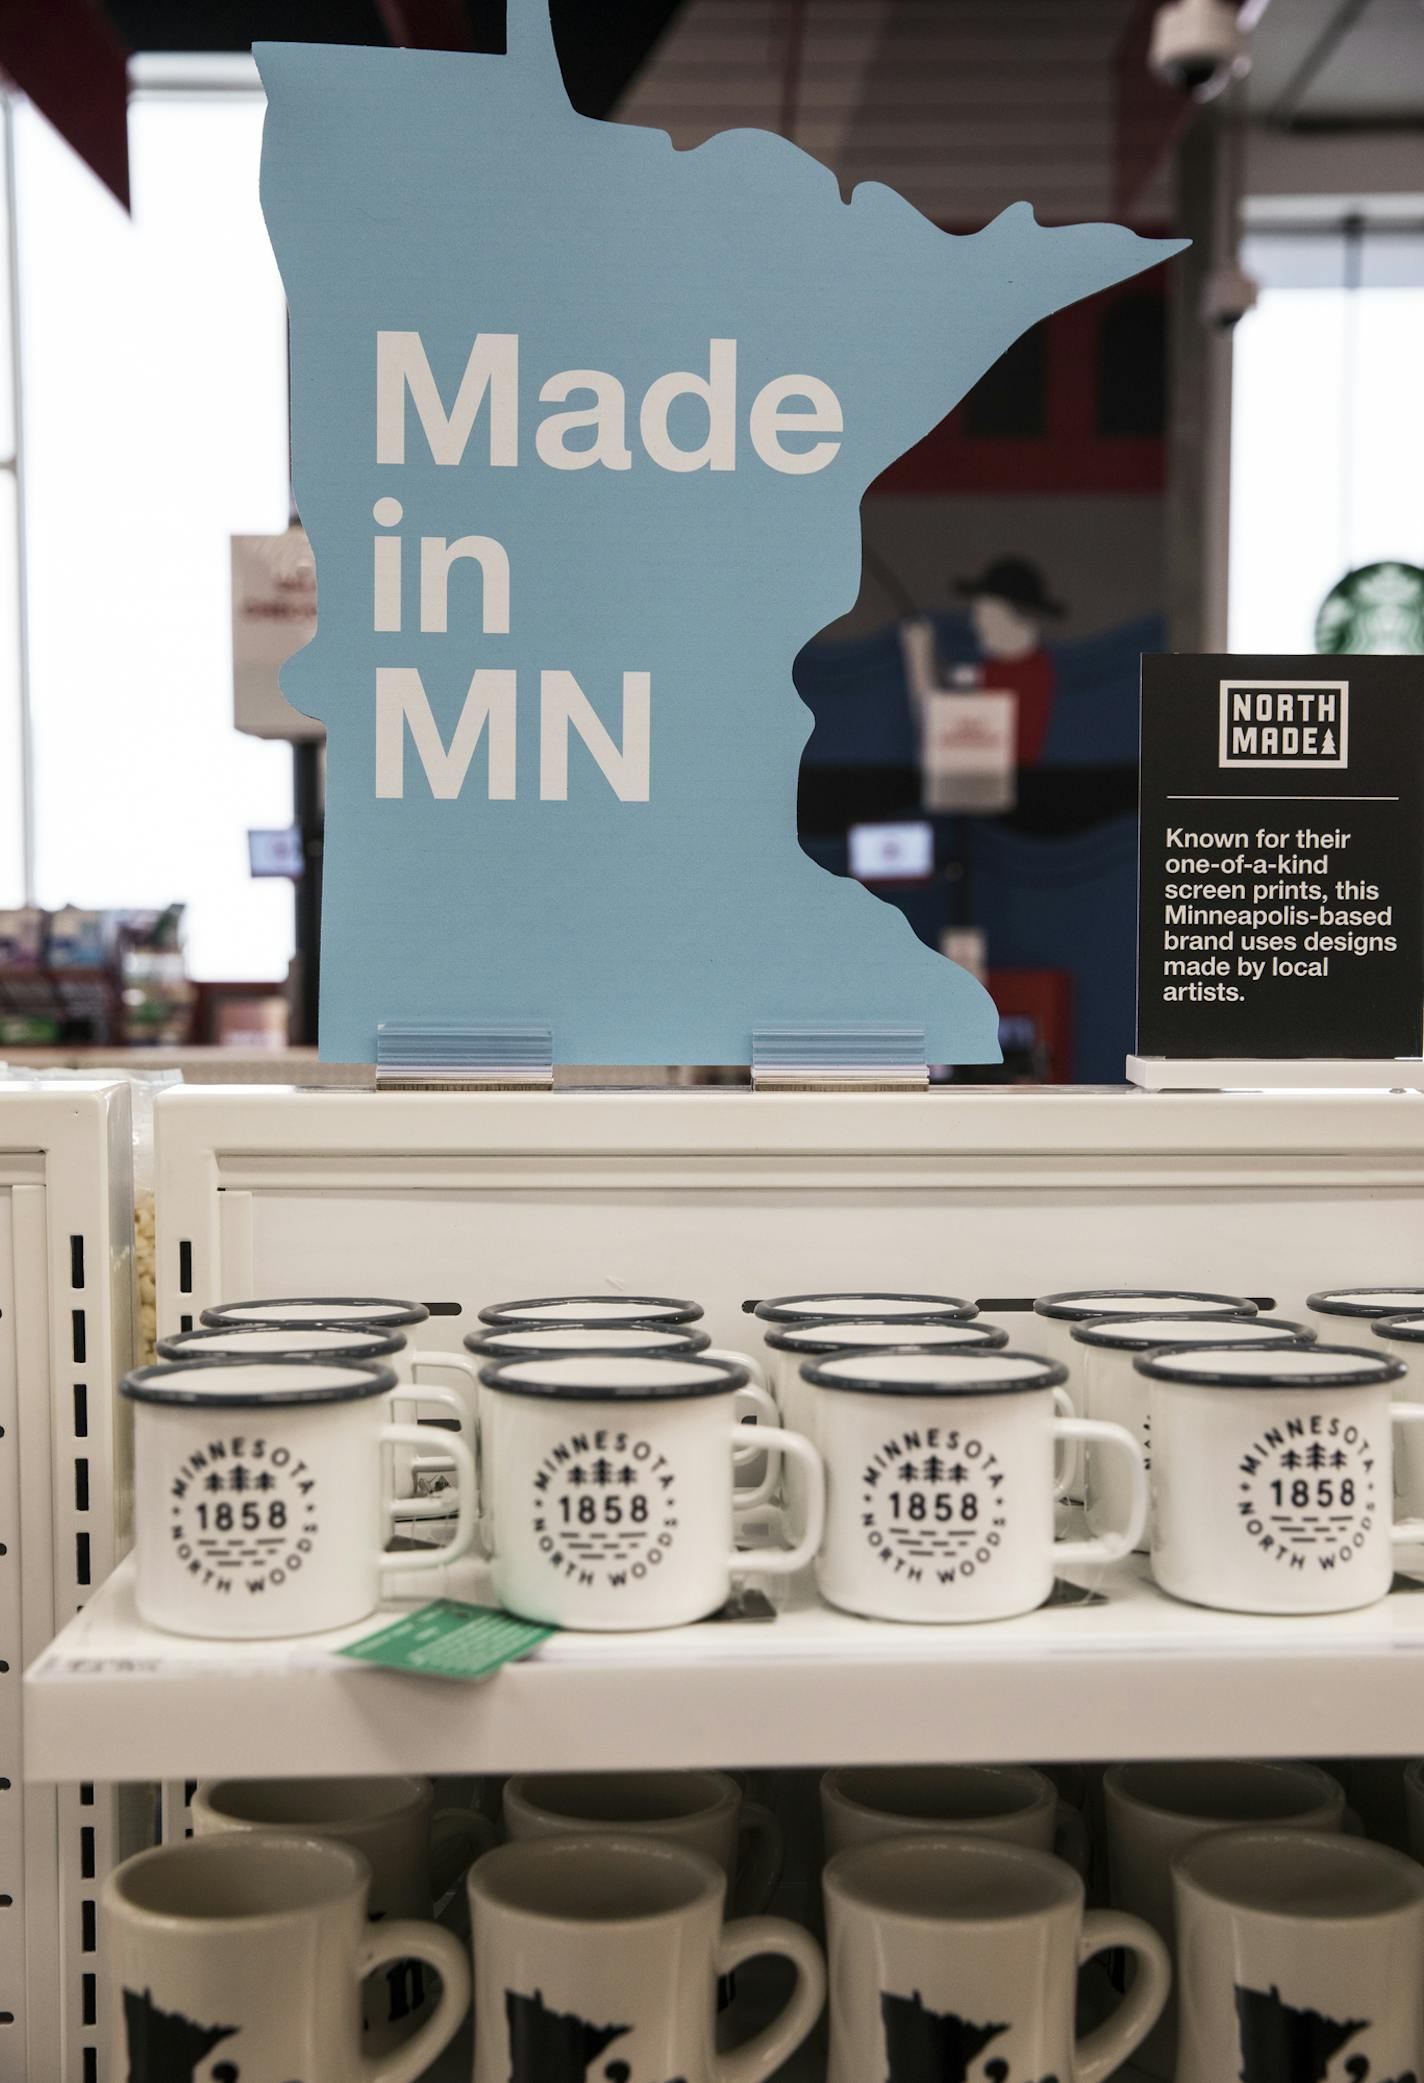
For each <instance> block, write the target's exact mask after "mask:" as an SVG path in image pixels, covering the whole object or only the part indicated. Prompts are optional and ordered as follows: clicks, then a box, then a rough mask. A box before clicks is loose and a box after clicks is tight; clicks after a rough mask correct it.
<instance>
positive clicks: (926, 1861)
mask: <svg viewBox="0 0 1424 2083" xmlns="http://www.w3.org/2000/svg"><path fill="white" fill-rule="evenodd" d="M825 1891H826V1927H827V1932H828V1958H829V1962H830V1991H831V2059H830V2068H829V2071H828V2076H827V2083H881V2079H882V2078H889V2079H890V2083H900V2079H902V2078H903V2079H905V2083H920V2079H924V2083H940V2079H941V2078H944V2077H955V2078H959V2077H965V2078H967V2077H969V2076H970V2075H971V2074H972V2075H973V2076H974V2078H975V2079H976V2083H977V2079H978V2078H979V2077H981V2076H982V2077H995V2078H999V2079H1002V2083H1009V2079H1010V2078H1012V2079H1014V2083H1017V2079H1018V2078H1020V2077H1022V2078H1042V2079H1044V2083H1048V2079H1049V2078H1051V2077H1059V2078H1062V2079H1065V2083H1067V2079H1069V2078H1071V2079H1072V2083H1100V2079H1102V2078H1104V2077H1106V2076H1110V2075H1111V2074H1112V2073H1113V2071H1114V2070H1116V2069H1117V2068H1119V2067H1120V2066H1121V2064H1122V2063H1123V2062H1124V2061H1126V2060H1127V2059H1128V2058H1129V2056H1130V2055H1131V2054H1132V2052H1133V2050H1134V2049H1135V2048H1136V2047H1137V2045H1138V2044H1139V2042H1140V2041H1141V2039H1142V2037H1143V2035H1144V2033H1145V2032H1146V2031H1147V2030H1148V2028H1149V2026H1150V2025H1151V2024H1152V2021H1153V2020H1154V2019H1155V2018H1156V2016H1157V2015H1158V2013H1159V2011H1160V2010H1161V2008H1162V2005H1163V2004H1164V2003H1165V2001H1166V1997H1167V1989H1168V1985H1169V1983H1170V1980H1171V1970H1170V1968H1169V1967H1168V1965H1167V1952H1166V1948H1165V1946H1164V1945H1163V1944H1162V1941H1161V1939H1160V1938H1158V1936H1157V1934H1156V1932H1155V1931H1152V1930H1151V1929H1150V1928H1149V1927H1148V1926H1147V1925H1146V1924H1144V1923H1142V1922H1141V1921H1140V1920H1139V1919H1138V1918H1136V1917H1128V1916H1121V1915H1119V1914H1117V1913H1116V1912H1115V1911H1111V1910H1093V1911H1090V1912H1088V1913H1087V1914H1086V1915H1085V1914H1084V1910H1083V1883H1082V1881H1081V1880H1080V1879H1079V1878H1078V1876H1077V1874H1076V1873H1074V1872H1073V1871H1072V1869H1071V1867H1068V1866H1065V1865H1064V1863H1063V1861H1062V1860H1061V1859H1054V1858H1051V1857H1049V1855H1048V1854H1047V1853H1046V1852H1035V1851H1028V1850H1026V1849H1025V1847H1024V1846H1022V1845H1018V1844H1004V1843H1000V1842H998V1841H996V1840H993V1839H990V1838H986V1837H964V1836H954V1835H949V1834H947V1835H943V1836H935V1837H898V1838H893V1839H890V1840H888V1841H886V1842H885V1843H881V1844H865V1845H857V1846H855V1847H854V1848H853V1849H852V1850H850V1851H844V1852H841V1853H839V1854H838V1855H837V1856H836V1857H835V1858H834V1859H832V1860H831V1862H830V1864H829V1865H828V1866H827V1868H826V1873H825ZM1116 1947H1125V1948H1126V1949H1127V1950H1128V1951H1130V1952H1131V1953H1132V1954H1133V1955H1134V1957H1135V1958H1136V1961H1137V1963H1138V1973H1137V1975H1136V1977H1135V1979H1134V1982H1133V1986H1132V1989H1131V1990H1130V1992H1129V1994H1128V1995H1127V1996H1126V1997H1125V1998H1124V1999H1123V2001H1122V2002H1121V2003H1120V2004H1119V2006H1118V2007H1117V2009H1116V2011H1115V2012H1114V2013H1113V2014H1112V2016H1111V2017H1110V2018H1108V2019H1107V2021H1106V2022H1105V2023H1104V2024H1102V2025H1099V2026H1098V2027H1097V2029H1096V2030H1095V2031H1093V2032H1090V2033H1088V2034H1087V2036H1086V2037H1085V2038H1083V2039H1075V2034H1074V2012H1075V2004H1076V1997H1077V1987H1078V1970H1079V1968H1080V1967H1081V1966H1082V1965H1083V1963H1084V1962H1085V1961H1086V1960H1088V1959H1090V1958H1091V1957H1092V1955H1094V1954H1095V1953H1101V1952H1104V1951H1107V1950H1108V1949H1110V1948H1116ZM981 2062H982V2066H981V2065H980V2064H981ZM481 2083H483V2079H481ZM1215 2083H1224V2079H1223V2078H1217V2079H1215Z"/></svg>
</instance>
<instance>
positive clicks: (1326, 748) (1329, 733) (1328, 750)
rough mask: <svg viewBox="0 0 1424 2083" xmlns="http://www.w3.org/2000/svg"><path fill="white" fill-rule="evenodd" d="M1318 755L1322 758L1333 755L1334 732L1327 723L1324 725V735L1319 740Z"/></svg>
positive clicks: (1329, 757)
mask: <svg viewBox="0 0 1424 2083" xmlns="http://www.w3.org/2000/svg"><path fill="white" fill-rule="evenodd" d="M1320 757H1321V758H1322V759H1334V757H1335V733H1334V731H1333V730H1331V728H1330V726H1329V724H1328V723H1327V724H1326V726H1325V736H1324V737H1323V738H1322V739H1321V741H1320Z"/></svg>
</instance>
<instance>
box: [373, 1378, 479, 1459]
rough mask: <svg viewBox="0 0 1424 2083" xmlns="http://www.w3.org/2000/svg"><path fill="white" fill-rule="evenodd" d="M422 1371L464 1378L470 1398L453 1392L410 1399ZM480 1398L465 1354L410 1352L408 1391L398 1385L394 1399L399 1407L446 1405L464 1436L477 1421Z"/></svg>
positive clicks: (422, 1393)
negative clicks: (430, 1369) (440, 1371)
mask: <svg viewBox="0 0 1424 2083" xmlns="http://www.w3.org/2000/svg"><path fill="white" fill-rule="evenodd" d="M422 1367H449V1368H451V1369H453V1371H454V1372H455V1373H456V1374H463V1375H464V1377H465V1379H466V1381H467V1382H468V1383H469V1384H470V1393H469V1395H468V1396H459V1395H457V1394H456V1393H455V1392H454V1391H453V1390H452V1389H422V1390H421V1391H420V1393H419V1395H418V1396H414V1395H412V1394H411V1390H413V1389H414V1387H415V1384H416V1377H417V1375H418V1374H419V1372H420V1370H421V1368H422ZM479 1394H480V1370H479V1368H478V1366H477V1365H476V1364H475V1362H474V1360H472V1359H471V1357H470V1355H469V1354H468V1353H442V1352H428V1351H417V1350H416V1349H415V1348H412V1350H411V1355H410V1384H409V1387H407V1385H406V1384H405V1383H401V1384H400V1385H399V1386H398V1387H397V1388H396V1389H395V1390H394V1392H393V1398H394V1400H395V1401H396V1402H398V1403H399V1402H406V1403H411V1402H415V1403H448V1404H449V1406H450V1408H451V1409H452V1410H454V1411H457V1412H458V1413H459V1418H460V1429H461V1431H462V1432H463V1431H464V1430H465V1428H466V1426H468V1425H470V1424H472V1423H475V1422H477V1421H478V1416H477V1414H478V1411H479ZM429 1465H430V1466H432V1467H435V1468H440V1467H445V1468H448V1467H449V1466H450V1464H449V1462H448V1461H445V1462H441V1461H435V1462H432V1463H430V1464H429Z"/></svg>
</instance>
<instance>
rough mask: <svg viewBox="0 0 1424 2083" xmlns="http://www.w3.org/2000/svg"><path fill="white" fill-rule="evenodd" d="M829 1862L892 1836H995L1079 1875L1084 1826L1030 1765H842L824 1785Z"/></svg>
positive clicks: (1082, 1866) (1085, 1847) (1085, 1840)
mask: <svg viewBox="0 0 1424 2083" xmlns="http://www.w3.org/2000/svg"><path fill="white" fill-rule="evenodd" d="M821 1823H822V1830H823V1833H824V1837H825V1845H826V1857H827V1858H828V1859H832V1858H834V1857H835V1855H836V1853H837V1852H843V1851H847V1850H849V1848H850V1847H851V1846H852V1845H855V1844H882V1843H883V1842H884V1841H885V1840H886V1839H887V1838H890V1837H923V1836H943V1834H944V1833H945V1831H946V1830H948V1831H952V1832H953V1833H954V1834H955V1835H957V1836H972V1837H992V1838H995V1839H997V1840H998V1841H999V1842H1001V1843H1003V1844H1022V1845H1026V1846H1027V1847H1028V1849H1029V1850H1030V1851H1039V1852H1053V1851H1056V1852H1057V1853H1058V1855H1059V1857H1060V1858H1063V1859H1066V1860H1067V1861H1068V1863H1069V1865H1070V1866H1073V1867H1075V1868H1076V1869H1077V1871H1078V1872H1079V1873H1082V1872H1084V1871H1085V1870H1086V1868H1087V1863H1088V1826H1087V1824H1086V1823H1085V1822H1084V1820H1083V1817H1082V1815H1081V1814H1080V1813H1079V1811H1078V1810H1077V1809H1076V1808H1072V1807H1069V1806H1068V1805H1067V1804H1066V1803H1065V1802H1062V1801H1060V1799H1059V1796H1058V1789H1057V1787H1055V1786H1054V1784H1053V1782H1052V1780H1050V1779H1048V1778H1046V1777H1045V1775H1044V1774H1043V1773H1042V1772H1036V1771H1035V1770H1034V1768H1033V1766H1032V1765H901V1766H889V1765H847V1766H842V1767H840V1768H838V1769H837V1770H836V1771H834V1772H827V1773H826V1774H825V1776H824V1777H823V1779H822V1781H821Z"/></svg>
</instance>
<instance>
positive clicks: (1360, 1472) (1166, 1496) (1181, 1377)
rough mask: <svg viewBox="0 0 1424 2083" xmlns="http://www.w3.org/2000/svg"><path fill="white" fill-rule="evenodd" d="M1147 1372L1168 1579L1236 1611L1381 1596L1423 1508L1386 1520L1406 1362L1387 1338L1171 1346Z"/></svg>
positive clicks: (1156, 1563) (1422, 1525)
mask: <svg viewBox="0 0 1424 2083" xmlns="http://www.w3.org/2000/svg"><path fill="white" fill-rule="evenodd" d="M1134 1365H1135V1366H1136V1368H1137V1370H1138V1372H1139V1373H1140V1374H1143V1375H1145V1376H1146V1377H1147V1379H1148V1381H1149V1383H1150V1385H1151V1388H1150V1413H1151V1424H1152V1487H1153V1500H1154V1504H1155V1518H1154V1524H1153V1535H1152V1570H1153V1574H1154V1576H1155V1577H1156V1579H1157V1581H1158V1583H1159V1584H1160V1585H1161V1586H1162V1589H1163V1590H1164V1591H1169V1592H1171V1593H1172V1595H1173V1597H1175V1598H1183V1599H1189V1600H1191V1601H1192V1603H1193V1604H1195V1605H1199V1606H1215V1607H1218V1608H1220V1609H1221V1610H1222V1611H1224V1612H1235V1613H1339V1612H1345V1611H1348V1610H1349V1609H1350V1608H1352V1607H1355V1606H1368V1605H1372V1604H1373V1603H1374V1602H1375V1600H1376V1599H1381V1598H1383V1597H1384V1595H1385V1593H1386V1592H1387V1591H1388V1590H1389V1587H1390V1583H1391V1581H1392V1579H1393V1576H1394V1554H1395V1550H1396V1549H1397V1548H1400V1547H1403V1546H1405V1545H1407V1544H1410V1543H1413V1542H1417V1541H1424V1520H1401V1521H1398V1522H1395V1523H1392V1520H1393V1506H1394V1480H1393V1465H1392V1462H1393V1450H1392V1449H1393V1442H1392V1432H1391V1428H1392V1426H1393V1425H1404V1424H1409V1425H1417V1424H1420V1423H1424V1404H1419V1403H1392V1402H1391V1401H1390V1384H1391V1383H1392V1382H1396V1381H1398V1380H1399V1379H1400V1377H1401V1376H1402V1375H1403V1373H1404V1371H1405V1370H1404V1368H1403V1366H1402V1365H1401V1363H1400V1362H1399V1361H1398V1360H1395V1359H1392V1358H1391V1357H1390V1356H1389V1354H1388V1353H1385V1352H1379V1351H1376V1352H1365V1351H1363V1350H1361V1349H1359V1348H1357V1347H1354V1346H1338V1345H1307V1346H1297V1347H1292V1348H1288V1349H1286V1350H1283V1351H1280V1352H1260V1351H1252V1350H1249V1349H1236V1348H1234V1347H1232V1346H1229V1345H1228V1346H1217V1347H1215V1348H1214V1349H1212V1350H1210V1351H1204V1350H1197V1351H1194V1352H1178V1351H1176V1350H1174V1349H1173V1348H1171V1347H1168V1348H1167V1349H1166V1350H1163V1351H1160V1352H1156V1353H1146V1354H1143V1355H1141V1356H1140V1357H1139V1358H1138V1359H1137V1360H1136V1361H1135V1362H1134Z"/></svg>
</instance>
